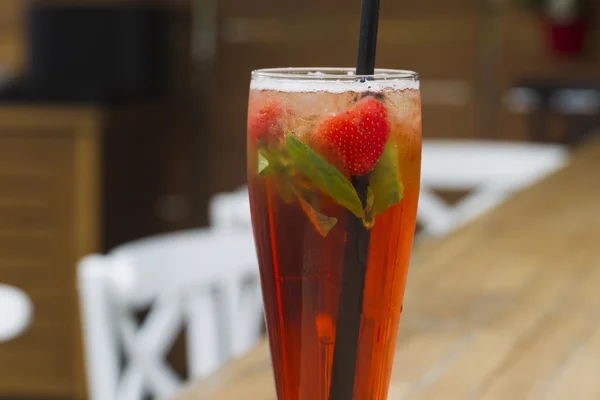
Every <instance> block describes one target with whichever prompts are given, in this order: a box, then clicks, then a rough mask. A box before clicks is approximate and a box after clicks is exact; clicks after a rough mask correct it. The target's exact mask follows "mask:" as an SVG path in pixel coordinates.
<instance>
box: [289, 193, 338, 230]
mask: <svg viewBox="0 0 600 400" xmlns="http://www.w3.org/2000/svg"><path fill="white" fill-rule="evenodd" d="M296 193H297V194H298V201H299V202H300V207H302V211H304V214H306V216H307V217H308V219H309V221H310V222H312V224H313V226H314V227H315V229H316V230H317V231H318V232H319V233H320V234H321V236H323V237H325V236H327V234H328V233H329V231H331V229H333V227H334V226H335V224H337V221H338V220H337V218H334V217H328V216H327V215H324V214H321V213H320V212H318V211H317V210H315V209H314V208H313V206H311V205H310V203H309V202H308V201H307V200H305V199H304V198H303V196H302V195H301V194H300V193H298V192H296Z"/></svg>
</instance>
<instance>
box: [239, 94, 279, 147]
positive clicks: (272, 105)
mask: <svg viewBox="0 0 600 400" xmlns="http://www.w3.org/2000/svg"><path fill="white" fill-rule="evenodd" d="M282 116H283V109H282V107H281V105H280V104H279V102H277V101H275V100H269V101H268V102H266V103H265V104H262V105H261V106H260V107H258V108H254V109H250V110H249V112H248V137H249V138H250V139H251V140H254V141H264V142H270V141H272V140H273V139H277V138H278V137H281V136H282V135H283V128H282V126H281V119H282Z"/></svg>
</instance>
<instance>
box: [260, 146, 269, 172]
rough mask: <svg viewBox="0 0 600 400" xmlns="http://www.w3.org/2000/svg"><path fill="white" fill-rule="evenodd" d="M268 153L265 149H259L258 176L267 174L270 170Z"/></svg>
mask: <svg viewBox="0 0 600 400" xmlns="http://www.w3.org/2000/svg"><path fill="white" fill-rule="evenodd" d="M270 164H271V163H270V162H269V158H268V154H267V152H266V151H265V150H262V149H259V150H258V176H261V177H262V176H266V175H268V173H269V172H270V170H271V168H269V166H270Z"/></svg>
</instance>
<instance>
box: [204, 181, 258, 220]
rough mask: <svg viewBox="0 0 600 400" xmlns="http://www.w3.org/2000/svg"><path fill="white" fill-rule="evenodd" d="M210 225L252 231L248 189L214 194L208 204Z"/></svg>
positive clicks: (245, 187) (242, 188) (243, 187)
mask: <svg viewBox="0 0 600 400" xmlns="http://www.w3.org/2000/svg"><path fill="white" fill-rule="evenodd" d="M209 221H210V224H211V225H212V226H214V227H218V228H226V229H252V220H251V219H250V203H249V199H248V187H247V186H242V187H240V188H238V189H237V190H236V191H234V192H231V193H219V194H216V195H215V196H214V197H213V198H212V199H211V200H210V204H209Z"/></svg>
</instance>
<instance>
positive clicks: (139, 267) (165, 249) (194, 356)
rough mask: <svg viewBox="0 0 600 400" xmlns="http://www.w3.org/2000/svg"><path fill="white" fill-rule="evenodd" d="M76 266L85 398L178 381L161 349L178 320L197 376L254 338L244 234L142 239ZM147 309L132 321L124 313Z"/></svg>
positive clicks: (254, 274) (120, 396) (167, 388)
mask: <svg viewBox="0 0 600 400" xmlns="http://www.w3.org/2000/svg"><path fill="white" fill-rule="evenodd" d="M78 273H79V276H78V283H79V293H80V300H81V310H82V320H83V338H84V345H85V354H86V361H87V362H86V367H87V376H88V386H89V393H90V396H89V397H90V399H91V400H139V399H141V398H142V397H143V396H144V395H148V394H149V395H154V396H159V397H161V398H162V397H167V396H170V395H172V394H173V393H175V392H176V391H177V390H178V389H179V388H180V385H181V382H180V381H181V379H180V377H179V376H177V375H176V373H175V372H174V371H173V370H172V369H171V368H170V367H169V366H168V365H167V364H166V363H165V354H166V353H167V351H168V350H169V348H170V347H171V345H172V344H173V342H174V340H175V339H176V337H177V335H178V334H179V332H180V331H181V329H182V327H183V326H184V325H185V327H186V334H187V337H186V339H187V340H186V343H187V349H188V370H189V371H190V375H191V378H199V377H200V378H201V377H205V376H207V375H208V374H210V373H211V372H213V371H215V370H216V369H217V368H219V367H220V366H221V365H222V364H223V363H224V362H226V361H227V360H228V359H229V358H231V357H236V356H239V355H241V354H242V353H243V352H245V351H247V350H248V349H250V348H251V347H252V346H253V345H254V344H255V343H256V342H257V341H258V339H259V337H260V334H261V328H262V321H263V318H262V297H261V292H260V285H259V275H258V267H257V262H256V253H255V248H254V241H253V238H252V234H251V232H244V231H225V230H223V231H219V232H217V231H215V230H213V229H207V230H192V231H185V232H180V233H173V234H167V235H161V236H156V237H152V238H148V239H143V240H139V241H136V242H132V243H129V244H126V245H123V246H120V247H118V248H116V249H114V250H113V251H111V252H110V253H108V254H107V255H90V256H88V257H85V258H84V259H83V260H81V262H80V264H79V266H78ZM148 307H150V312H149V314H148V316H147V317H146V318H145V319H144V322H143V323H142V324H141V326H137V325H138V324H137V322H136V319H135V317H134V313H135V312H136V311H139V310H142V309H147V308H148ZM122 353H124V355H125V359H126V365H125V367H124V368H122V366H121V355H122Z"/></svg>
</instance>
